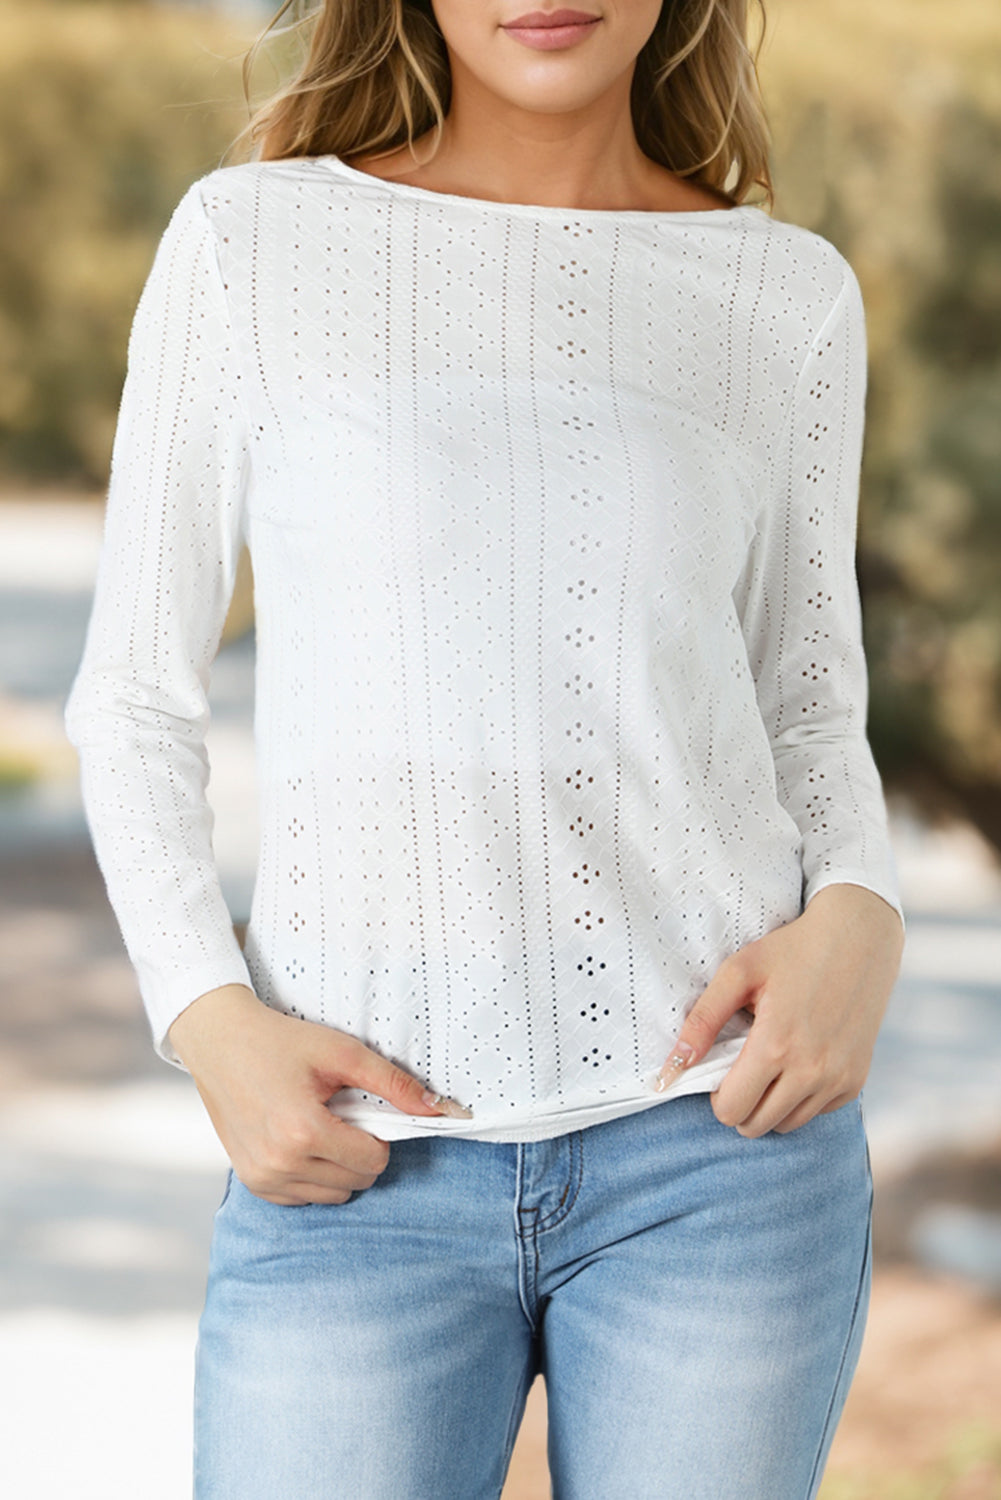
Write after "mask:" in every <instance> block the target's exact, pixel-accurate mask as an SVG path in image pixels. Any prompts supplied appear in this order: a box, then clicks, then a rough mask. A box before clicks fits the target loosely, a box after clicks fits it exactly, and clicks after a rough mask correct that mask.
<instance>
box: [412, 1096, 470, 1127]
mask: <svg viewBox="0 0 1001 1500" xmlns="http://www.w3.org/2000/svg"><path fill="white" fill-rule="evenodd" d="M421 1098H422V1099H423V1100H424V1103H425V1104H426V1105H427V1106H428V1108H429V1109H436V1110H438V1111H439V1113H440V1114H443V1115H447V1116H448V1118H449V1119H450V1120H471V1119H472V1118H473V1111H472V1110H471V1109H467V1108H466V1106H465V1105H464V1104H460V1103H459V1102H458V1100H456V1099H449V1098H447V1097H446V1096H445V1095H444V1094H432V1092H431V1090H430V1089H428V1090H427V1092H426V1093H424V1094H422V1095H421Z"/></svg>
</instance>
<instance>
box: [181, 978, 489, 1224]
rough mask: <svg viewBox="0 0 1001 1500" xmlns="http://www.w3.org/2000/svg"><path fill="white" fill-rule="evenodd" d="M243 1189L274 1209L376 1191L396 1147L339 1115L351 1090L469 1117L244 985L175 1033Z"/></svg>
mask: <svg viewBox="0 0 1001 1500" xmlns="http://www.w3.org/2000/svg"><path fill="white" fill-rule="evenodd" d="M170 1040H171V1043H172V1045H173V1047H174V1050H175V1051H176V1053H177V1055H178V1057H179V1058H180V1059H181V1061H182V1062H183V1063H184V1065H185V1067H186V1068H187V1069H188V1071H189V1072H190V1074H191V1076H192V1078H193V1079H194V1080H195V1084H196V1086H197V1089H198V1092H199V1094H200V1095H201V1097H202V1102H203V1103H204V1105H205V1108H206V1109H207V1110H208V1113H209V1118H210V1119H211V1121H212V1124H213V1125H214V1126H215V1129H216V1134H217V1135H218V1137H219V1139H220V1141H221V1142H222V1144H223V1146H224V1147H225V1150H226V1154H227V1155H228V1156H229V1159H230V1161H231V1162H232V1163H233V1170H234V1172H235V1173H236V1175H237V1176H238V1177H239V1179H240V1181H241V1182H242V1183H243V1184H244V1185H245V1186H246V1187H248V1188H249V1189H250V1191H251V1192H252V1193H254V1194H256V1196H257V1197H258V1198H266V1199H267V1200H268V1201H269V1202H270V1203H282V1204H303V1203H346V1202H347V1200H348V1198H350V1196H351V1194H352V1193H354V1192H358V1191H359V1190H360V1189H362V1188H367V1187H371V1186H372V1184H373V1182H374V1181H375V1179H376V1178H377V1177H378V1175H379V1173H380V1172H382V1171H383V1170H384V1169H385V1167H386V1165H387V1163H388V1161H389V1147H388V1146H387V1144H386V1142H385V1141H381V1140H379V1139H378V1138H377V1137H376V1136H374V1135H369V1134H368V1132H367V1131H364V1130H359V1129H358V1128H357V1127H356V1126H354V1125H348V1124H345V1122H344V1121H343V1120H338V1118H337V1116H336V1115H334V1114H331V1112H330V1110H329V1109H328V1108H327V1101H328V1099H330V1098H331V1096H332V1095H333V1094H335V1093H336V1092H337V1091H338V1089H342V1088H348V1087H351V1088H363V1089H368V1090H370V1091H371V1092H372V1093H374V1094H378V1095H379V1097H380V1098H382V1099H386V1100H388V1101H389V1103H390V1104H393V1105H395V1106H396V1108H397V1109H400V1110H403V1111H404V1112H405V1113H406V1114H412V1115H449V1116H453V1117H461V1118H469V1116H470V1111H469V1110H467V1109H464V1108H463V1107H462V1106H461V1105H459V1104H456V1103H455V1101H454V1100H452V1099H444V1098H442V1096H441V1095H440V1094H432V1093H431V1092H430V1091H428V1090H426V1089H425V1088H424V1086H423V1085H422V1084H420V1083H418V1082H417V1080H416V1079H415V1078H411V1076H410V1074H409V1073H405V1072H404V1071H403V1069H402V1068H398V1067H396V1066H395V1064H393V1063H391V1062H389V1061H388V1060H387V1059H386V1058H384V1057H381V1056H380V1055H379V1054H378V1053H377V1052H373V1051H372V1050H371V1048H370V1047H366V1046H365V1045H364V1044H363V1043H362V1042H360V1041H358V1039H357V1038H356V1037H353V1036H349V1035H347V1034H346V1033H345V1032H343V1031H335V1030H334V1029H333V1028H332V1027H330V1026H324V1025H320V1024H318V1023H317V1022H314V1021H300V1020H298V1019H297V1018H295V1017H293V1016H286V1015H283V1014H282V1013H281V1011H276V1010H272V1009H270V1008H269V1007H268V1006H266V1005H264V1004H263V1003H262V1002H261V1001H260V1000H259V999H258V998H257V996H256V995H255V994H254V992H253V990H250V989H248V988H247V987H246V986H245V985H242V984H229V985H223V986H221V987H220V988H219V989H215V990H209V991H208V992H207V993H206V994H204V995H202V996H200V997H199V998H198V999H197V1000H195V1001H194V1002H193V1003H192V1004H191V1005H189V1006H188V1008H187V1010H184V1011H182V1012H181V1014H180V1015H179V1016H178V1017H177V1019H176V1020H175V1021H174V1023H173V1025H172V1026H171V1027H170Z"/></svg>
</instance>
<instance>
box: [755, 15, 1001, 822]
mask: <svg viewBox="0 0 1001 1500" xmlns="http://www.w3.org/2000/svg"><path fill="white" fill-rule="evenodd" d="M769 14H770V17H771V18H772V22H773V32H772V39H771V42H770V44H769V45H768V47H767V49H766V54H765V57H764V59H763V63H762V69H761V71H762V78H763V84H764V92H765V97H766V100H768V101H769V105H770V112H771V116H772V125H773V134H774V137H775V166H776V179H777V188H778V192H777V201H776V214H777V215H778V216H779V217H782V218H788V219H793V220H795V221H797V222H799V223H802V224H805V225H807V226H808V227H809V228H812V229H815V230H817V231H818V232H819V233H820V234H823V235H825V236H826V237H827V238H828V239H830V240H832V241H833V242H834V243H835V244H836V245H837V246H838V248H839V249H840V250H841V251H842V252H843V253H844V254H845V255H846V256H847V257H848V259H849V260H850V261H851V263H852V265H853V266H854V268H855V270H856V271H857V273H858V276H859V280H860V282H861V285H862V290H863V294H864V298H865V303H866V311H867V321H868V331H869V395H868V406H867V427H866V447H865V455H864V461H863V487H862V506H861V521H860V547H859V579H860V584H861V588H862V595H863V603H864V610H865V625H866V644H867V650H868V658H869V668H870V682H871V692H870V712H869V728H870V735H871V738H872V742H873V747H874V749H875V752H876V756H877V759H878V761H879V764H880V769H881V771H882V773H883V776H884V779H885V781H886V782H887V784H888V785H890V786H893V787H895V788H898V789H902V790H908V791H910V792H911V793H912V794H913V796H914V797H915V798H916V800H917V801H918V802H919V803H921V804H923V805H924V806H925V808H926V809H930V810H935V809H941V810H943V811H948V812H953V813H959V814H961V815H965V816H967V817H970V818H972V819H973V821H974V822H976V823H977V824H978V825H979V826H980V828H981V829H982V830H983V832H984V833H985V834H987V836H988V837H989V838H990V839H991V840H992V841H993V842H994V844H995V845H997V846H998V847H999V848H1001V6H999V5H997V3H996V0H953V3H952V4H950V5H949V6H948V7H946V6H942V5H939V4H937V3H933V0H881V3H880V5H879V6H873V5H872V4H871V3H869V0H826V3H825V4H824V5H823V6H807V5H803V4H801V3H797V0H785V3H781V0H773V3H772V4H770V5H769Z"/></svg>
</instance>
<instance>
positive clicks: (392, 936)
mask: <svg viewBox="0 0 1001 1500" xmlns="http://www.w3.org/2000/svg"><path fill="white" fill-rule="evenodd" d="M865 384H866V346H865V327H864V314H863V306H862V301H861V297H860V293H859V287H858V283H857V281H856V278H855V276H854V274H853V272H852V270H851V268H850V267H849V265H848V264H847V262H846V261H845V260H844V258H843V257H842V256H841V254H840V253H839V252H838V251H837V250H836V249H835V248H834V247H833V246H832V245H831V244H830V243H829V242H828V241H827V240H825V239H823V238H822V237H820V236H818V235H816V234H814V233H812V232H810V231H808V230H805V229H803V228H801V227H798V226H795V225H792V224H788V223H784V222H781V221H777V220H775V219H772V218H771V217H769V215H767V214H766V213H765V212H764V211H763V210H761V209H758V208H754V207H750V206H741V207H738V208H735V209H729V210H728V209H720V210H712V209H709V210H696V211H688V212H646V211H641V210H633V211H620V210H601V209H579V208H576V209H569V208H560V207H553V206H538V205H531V204H511V203H503V202H497V201H493V200H485V199H478V198H469V197H463V196H459V195H453V194H448V193H438V192H434V191H432V190H429V189H425V188H419V187H416V186H413V185H409V184H402V183H395V182H391V181H385V180H380V179H378V178H376V177H374V176H372V175H370V174H368V173H364V172H362V171H360V170H358V169H356V168H353V167H349V166H348V165H347V164H346V163H345V162H344V161H342V160H341V159H340V158H338V157H335V156H326V157H315V158H304V159H296V160H290V161H278V162H256V163H250V164H246V165H239V166H232V167H224V168H221V169H219V170H216V171H213V172H211V173H209V174H208V175H207V176H205V177H204V178H202V179H201V180H200V181H198V182H196V183H195V184H194V185H193V186H192V187H191V188H190V189H189V191H188V192H187V193H186V194H185V196H184V197H183V199H182V200H181V202H180V203H179V205H178V207H177V209H176V210H175V213H174V215H173V218H172V219H171V222H170V225H169V227H168V228H167V230H166V232H165V233H164V236H163V238H162V241H161V243H160V245H159V248H158V251H157V254H156V257H155V260H154V263H153V266H152V270H151V272H150V275H149V278H148V281H147V284H146V286H145V290H144V291H143V294H142V298H141V300H140V303H139V307H138V309H137V312H136V316H135V321H134V325H133V331H132V336H131V341H130V345H129V362H128V374H127V378H126V383H125V387H124V390H123V393H122V399H121V410H120V416H119V422H118V427H117V432H116V437H115V444H114V450H113V457H112V467H111V478H110V486H109V493H108V502H107V517H106V534H105V542H104V550H103V555H102V561H101V565H100V572H99V578H98V584H97V591H96V597H95V603H94V609H93V614H92V619H91V624H90V629H89V633H88V637H87V644H86V649H85V653H84V658H83V661H82V664H81V667H80V670H79V673H78V676H77V679H76V682H75V684H74V688H73V691H72V694H71V698H70V702H69V704H68V707H67V726H68V730H69V733H70V737H71V739H72V740H73V742H74V744H75V745H76V746H77V748H78V750H79V753H80V757H81V766H82V778H83V788H84V796H85V803H86V807H87V812H88V817H89V821H90V825H91V829H92V832H93V838H94V842H95V847H96V850H97V854H98V858H99V861H100V864H101V867H102V870H103V873H104V876H105V879H106V882H107V887H108V891H109V895H110V899H111V901H112V904H113V906H114V908H115V910H116V913H117V916H118V919H119V922H120V924H121V928H122V932H123V936H124V940H125V943H126V945H127V948H128V951H129V954H130V956H131V959H132V961H133V963H134V965H135V968H136V971H137V974H138V978H139V982H140V987H141V992H142V995H143V1000H144V1003H145V1005H146V1007H147V1010H148V1015H149V1018H150V1023H151V1027H152V1032H153V1037H154V1042H155V1046H156V1048H157V1051H158V1052H159V1053H160V1055H161V1056H162V1057H163V1058H165V1059H166V1060H168V1061H170V1062H173V1063H175V1064H176V1065H178V1066H183V1064H182V1063H181V1062H180V1059H179V1058H178V1057H177V1055H176V1054H175V1053H174V1052H173V1050H172V1048H171V1046H170V1042H169V1038H168V1036H167V1030H168V1027H169V1025H170V1023H171V1022H172V1021H173V1020H174V1019H175V1017H176V1016H177V1015H178V1014H179V1013H180V1012H181V1011H182V1010H183V1009H184V1008H185V1007H186V1006H187V1005H188V1004H189V1003H190V1002H191V1001H192V1000H194V999H196V998H197V997H198V996H199V995H201V994H203V993H205V992H206V991H207V990H210V989H212V988H214V987H215V986H217V985H221V984H224V983H229V982H238V983H244V984H249V985H251V986H253V988H254V989H255V990H256V992H257V994H258V996H259V997H260V998H261V1000H262V1001H263V1002H265V1003H266V1004H268V1005H270V1006H273V1007H275V1008H277V1009H279V1010H281V1011H283V1012H286V1013H288V1014H292V1015H296V1016H301V1017H304V1018H307V1019H310V1020H314V1021H319V1022H323V1023H326V1024H329V1025H330V1026H333V1027H337V1028H340V1029H342V1030H344V1031H347V1032H350V1033H353V1034H354V1035H356V1036H358V1037H360V1038H361V1039H362V1040H363V1041H364V1042H365V1043H367V1044H368V1045H369V1046H371V1047H373V1048H375V1049H376V1050H377V1051H379V1052H381V1053H382V1054H384V1055H385V1056H387V1057H389V1058H391V1059H393V1060H394V1061H396V1062H398V1063H400V1064H401V1065H402V1066H403V1067H404V1068H406V1069H407V1070H408V1071H410V1072H411V1073H413V1074H414V1075H416V1076H417V1077H418V1078H420V1079H421V1080H422V1081H424V1082H425V1083H426V1084H428V1085H429V1086H431V1087H433V1088H434V1089H435V1090H440V1091H441V1092H442V1093H445V1094H448V1095H451V1096H453V1097H454V1098H457V1099H459V1100H460V1101H461V1102H463V1103H464V1104H466V1105H468V1106H470V1107H471V1108H472V1110H473V1112H474V1117H473V1119H472V1120H470V1121H463V1120H452V1119H446V1118H441V1119H422V1118H418V1117H412V1116H408V1115H403V1114H400V1113H398V1112H397V1111H396V1110H394V1109H392V1108H391V1107H390V1106H389V1105H388V1104H386V1103H385V1101H382V1100H379V1099H377V1098H374V1097H372V1096H370V1095H368V1094H366V1093H364V1092H362V1091H360V1090H353V1089H352V1090H345V1091H343V1092H341V1093H339V1094H338V1095H336V1096H335V1099H334V1101H333V1102H332V1105H331V1107H332V1108H334V1109H335V1110H336V1112H337V1113H338V1114H339V1115H340V1116H342V1117H343V1118H345V1119H348V1120H351V1121H352V1122H354V1123H356V1124H359V1125H361V1126H363V1127H364V1128H366V1129H369V1130H372V1131H373V1132H374V1133H375V1134H377V1135H380V1136H382V1137H383V1138H384V1139H394V1138H397V1137H402V1136H408V1135H419V1134H431V1133H437V1132H447V1133H450V1134H462V1135H467V1136H471V1137H475V1138H481V1139H498V1140H531V1139H540V1138H544V1137H546V1136H552V1135H557V1134H560V1133H562V1132H564V1131H566V1130H570V1129H577V1128H579V1127H581V1126H584V1125H589V1124H591V1123H594V1122H596V1121H599V1120H602V1119H605V1118H610V1117H612V1116H615V1115H621V1114H627V1113H630V1112H632V1111H634V1110H639V1109H644V1108H648V1107H650V1106H652V1105H655V1104H658V1103H660V1102H662V1098H663V1096H661V1095H658V1094H656V1093H655V1092H654V1090H653V1079H654V1075H655V1074H656V1071H657V1069H658V1068H659V1066H660V1065H661V1063H662V1062H663V1060H664V1058H665V1057H666V1056H667V1055H668V1051H669V1049H670V1046H671V1044H672V1042H673V1040H674V1038H675V1037H676V1035H677V1033H678V1030H679V1028H680V1025H681V1022H682V1020H683V1018H684V1016H685V1015H686V1013H687V1011H688V1010H689V1009H690V1007H691V1006H692V1004H693V1003H694V1001H695V1000H696V999H697V997H698V996H699V994H700V993H701V991H702V990H703V988H704V987H705V985H706V984H707V983H708V981H709V979H710V978H711V977H712V975H713V973H714V971H715V969H716V968H717V966H718V965H719V963H720V962H721V961H722V960H723V959H724V958H725V957H726V956H727V955H728V954H730V953H733V952H734V951H735V950H736V949H738V948H740V947H742V946H743V945H744V944H746V943H748V942H750V941H751V940H752V939H754V938H757V937H760V936H761V935H763V934H764V933H766V932H767V931H769V930H770V929H772V928H774V927H776V926H778V925H779V924H782V923H785V922H788V921H790V920H792V919H793V918H794V917H796V916H797V915H798V914H799V913H800V912H801V910H802V909H803V906H804V904H805V902H807V901H809V900H810V899H811V897H812V896H813V895H815V894H816V892H817V891H819V890H821V889H822V888H823V887H824V886H827V885H829V884H831V883H832V882H841V881H847V882H851V883H854V884H857V885H861V886H865V887H867V888H869V889H870V890H872V891H875V892H877V893H878V894H879V895H880V896H882V897H883V898H884V899H885V900H886V901H888V902H889V903H890V904H891V905H892V906H894V907H895V908H896V909H897V910H898V912H899V911H900V901H899V895H898V891H897V886H896V877H895V870H894V863H893V857H892V852H891V847H890V842H889V837H888V831H887V820H886V810H885V805H884V801H883V794H882V788H881V785H880V779H879V776H878V774H877V770H876V766H875V764H874V761H873V758H872V754H871V751H870V748H869V745H868V743H867V740H866V734H865V717H866V671H865V662H864V658H863V649H862V640H861V618H860V608H859V597H858V590H857V584H856V578H855V568H854V549H855V526H856V511H857V502H858V481H859V468H860V460H861V449H862V439H863V425H864V415H863V413H864V398H865ZM244 540H246V542H247V544H248V545H249V548H250V552H251V556H252V560H253V567H254V577H255V596H256V615H257V632H258V637H257V640H258V660H257V679H256V709H255V726H256V746H257V757H258V778H259V787H260V792H259V795H260V817H261V826H262V839H261V846H260V859H259V866H258V873H257V884H256V889H255V894H254V900H253V905H252V911H251V914H250V924H249V929H248V932H247V937H246V944H245V949H244V950H243V951H241V948H240V947H239V946H238V944H237V942H236V940H235V938H234V935H233V930H232V925H231V919H230V913H229V911H228V910H227V909H226V905H225V902H224V900H223V896H222V892H221V889H220V885H219V880H218V876H217V872H216V868H215V865H214V862H213V853H212V816H211V812H210V809H209V807H208V804H207V802H206V798H205V788H206V783H207V778H208V774H209V767H208V763H207V758H206V753H205V747H204V731H205V728H206V722H207V717H208V709H207V699H206V690H207V687H208V683H209V676H210V668H211V663H212V660H213V657H214V654H215V652H216V649H217V646H218V642H219V637H220V631H221V628H222V624H223V620H224V616H225V613H226V609H227V603H228V600H229V598H230V595H231V590H232V585H233V578H234V571H235V567H236V562H237V557H238V554H239V551H240V548H241V544H242V543H243V541H244ZM749 1024H750V1022H749V1018H748V1017H747V1015H746V1013H744V1012H741V1013H740V1014H739V1015H738V1016H737V1017H736V1018H735V1019H734V1021H733V1022H732V1023H730V1024H729V1025H727V1026H726V1027H725V1029H724V1031H723V1033H722V1035H721V1037H720V1039H719V1041H718V1043H717V1044H716V1045H715V1046H714V1047H713V1049H712V1051H711V1053H710V1054H709V1056H708V1057H707V1058H706V1059H705V1061H703V1062H702V1063H701V1064H699V1065H697V1066H695V1067H693V1068H692V1069H691V1070H690V1071H689V1072H688V1073H687V1074H685V1075H683V1077H682V1079H681V1080H680V1081H679V1083H678V1084H676V1085H675V1091H676V1092H678V1093H682V1092H691V1091H696V1090H706V1089H711V1088H715V1087H716V1086H717V1085H718V1083H719V1082H720V1081H721V1079H722V1077H723V1076H724V1075H725V1073H726V1072H727V1070H728V1068H729V1067H730V1066H731V1065H732V1063H733V1061H734V1059H735V1057H736V1056H737V1054H738V1052H739V1050H740V1047H741V1046H742V1044H743V1040H744V1037H745V1035H746V1032H747V1029H748V1026H749Z"/></svg>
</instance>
